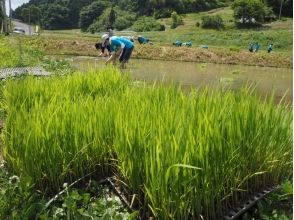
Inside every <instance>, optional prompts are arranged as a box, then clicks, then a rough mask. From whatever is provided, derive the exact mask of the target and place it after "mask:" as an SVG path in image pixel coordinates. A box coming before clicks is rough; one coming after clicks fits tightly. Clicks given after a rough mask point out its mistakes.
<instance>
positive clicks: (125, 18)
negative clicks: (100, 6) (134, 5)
mask: <svg viewBox="0 0 294 220" xmlns="http://www.w3.org/2000/svg"><path fill="white" fill-rule="evenodd" d="M111 10H112V8H107V9H106V10H105V11H104V12H103V13H102V15H101V16H100V17H99V18H98V19H97V20H96V21H95V22H94V23H93V24H91V25H90V27H89V28H88V31H89V32H92V33H94V32H96V31H105V30H106V29H107V27H109V26H110V25H111V24H110V22H109V15H110V13H111ZM113 10H114V11H115V13H116V15H115V16H116V19H115V22H114V24H113V28H114V29H116V30H119V31H120V30H123V29H126V28H128V27H130V26H131V25H132V24H133V23H134V21H135V19H136V14H135V13H133V12H129V11H122V10H121V9H119V8H118V7H114V8H113Z"/></svg>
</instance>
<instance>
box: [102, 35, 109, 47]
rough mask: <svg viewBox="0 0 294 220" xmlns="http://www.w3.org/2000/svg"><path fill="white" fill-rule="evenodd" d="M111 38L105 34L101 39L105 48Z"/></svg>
mask: <svg viewBox="0 0 294 220" xmlns="http://www.w3.org/2000/svg"><path fill="white" fill-rule="evenodd" d="M108 38H109V35H108V34H103V35H102V37H101V43H102V45H103V46H105V41H106V40H107V39H108Z"/></svg>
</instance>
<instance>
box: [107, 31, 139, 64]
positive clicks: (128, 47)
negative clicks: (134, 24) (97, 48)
mask: <svg viewBox="0 0 294 220" xmlns="http://www.w3.org/2000/svg"><path fill="white" fill-rule="evenodd" d="M102 45H103V46H107V45H109V46H110V49H111V56H110V57H109V59H108V60H107V61H106V63H105V64H108V63H110V62H112V63H113V64H115V62H116V59H117V57H118V56H119V62H120V63H121V68H122V69H125V68H126V63H127V62H128V61H129V59H130V57H131V55H132V52H133V49H134V44H133V42H132V41H130V40H128V39H126V38H123V37H117V36H112V37H109V35H108V34H104V35H103V36H102Z"/></svg>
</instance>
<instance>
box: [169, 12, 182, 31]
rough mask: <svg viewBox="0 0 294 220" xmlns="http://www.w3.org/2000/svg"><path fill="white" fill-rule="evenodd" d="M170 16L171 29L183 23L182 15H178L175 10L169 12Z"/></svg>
mask: <svg viewBox="0 0 294 220" xmlns="http://www.w3.org/2000/svg"><path fill="white" fill-rule="evenodd" d="M171 18H172V24H171V28H173V29H174V28H176V27H178V26H179V25H182V24H184V22H183V19H182V17H181V16H179V15H178V13H177V12H175V11H174V12H172V13H171Z"/></svg>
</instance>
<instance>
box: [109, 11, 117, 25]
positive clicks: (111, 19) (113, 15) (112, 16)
mask: <svg viewBox="0 0 294 220" xmlns="http://www.w3.org/2000/svg"><path fill="white" fill-rule="evenodd" d="M115 19H116V13H115V11H114V10H113V7H111V10H110V13H109V26H110V27H111V28H113V25H114V22H115Z"/></svg>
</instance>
